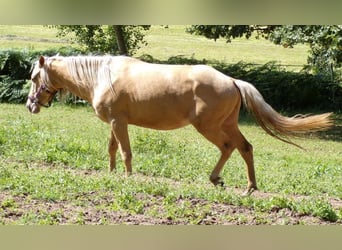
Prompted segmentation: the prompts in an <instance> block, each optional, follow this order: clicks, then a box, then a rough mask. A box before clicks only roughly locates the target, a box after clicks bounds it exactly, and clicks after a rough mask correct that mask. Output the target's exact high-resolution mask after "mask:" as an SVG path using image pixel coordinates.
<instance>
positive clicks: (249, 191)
mask: <svg viewBox="0 0 342 250" xmlns="http://www.w3.org/2000/svg"><path fill="white" fill-rule="evenodd" d="M255 190H257V189H256V188H248V189H247V190H246V191H245V192H243V193H242V195H241V196H242V197H247V196H250V195H251V194H252V193H253V192H254V191H255Z"/></svg>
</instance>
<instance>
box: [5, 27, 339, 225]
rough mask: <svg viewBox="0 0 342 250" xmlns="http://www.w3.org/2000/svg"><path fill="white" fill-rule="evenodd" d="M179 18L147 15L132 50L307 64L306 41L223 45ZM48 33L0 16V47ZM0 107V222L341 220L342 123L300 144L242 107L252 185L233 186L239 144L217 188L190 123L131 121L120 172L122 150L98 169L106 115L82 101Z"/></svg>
mask: <svg viewBox="0 0 342 250" xmlns="http://www.w3.org/2000/svg"><path fill="white" fill-rule="evenodd" d="M183 28H184V27H181V26H170V27H169V28H168V29H164V28H162V27H159V26H153V27H152V28H151V30H150V31H148V34H147V35H146V39H147V41H148V43H149V45H148V46H147V47H144V48H142V49H140V50H139V51H138V52H137V55H136V56H140V55H142V54H150V55H152V56H153V57H155V58H157V59H160V60H164V59H167V58H169V57H171V56H177V55H178V56H179V55H182V56H185V57H194V58H196V59H200V60H201V59H203V58H205V59H207V60H219V61H223V62H226V63H235V62H238V61H240V60H244V61H246V62H252V63H266V62H268V61H277V62H279V63H281V64H284V65H303V64H305V60H306V49H307V48H306V47H305V46H298V47H296V48H295V49H291V50H290V49H283V48H281V47H278V46H275V45H272V44H270V43H269V42H266V41H260V40H256V39H251V40H248V41H246V40H244V39H238V40H236V41H234V42H233V43H232V44H228V45H227V44H226V43H225V42H224V41H218V42H213V41H209V40H207V39H204V38H202V37H195V36H191V35H188V34H184V31H183ZM54 32H55V31H54V30H51V29H46V28H45V27H42V26H25V27H23V26H15V27H14V26H0V41H1V43H0V48H7V49H8V48H19V49H22V48H28V49H45V48H51V47H59V46H66V45H68V44H67V43H65V42H63V41H61V40H59V39H56V38H55V37H54V34H55V33H54ZM12 38H13V39H12ZM42 39H47V40H42ZM7 42H8V43H7ZM300 67H301V66H300ZM293 69H294V70H297V69H298V67H297V68H293ZM0 110H1V112H0V224H121V223H125V224H331V223H337V224H341V223H342V186H341V181H342V171H341V170H342V143H341V133H340V128H341V127H337V129H338V131H335V132H336V133H335V132H334V133H323V134H320V136H319V137H315V136H311V137H310V138H308V139H302V140H296V142H297V143H298V144H300V145H302V146H304V147H305V148H306V151H303V150H300V149H298V148H295V147H293V146H290V145H287V144H284V143H282V142H280V141H277V140H275V139H273V138H271V137H269V136H268V135H266V134H265V132H264V131H263V130H261V129H260V128H259V127H257V126H256V125H255V124H254V123H253V122H252V121H251V119H249V118H246V117H244V116H243V117H242V119H241V121H240V125H241V126H240V128H241V131H242V132H243V133H244V135H245V136H246V138H247V139H248V140H249V141H250V142H251V144H253V146H254V154H255V166H256V176H257V181H258V186H259V189H260V191H257V192H255V193H254V194H253V195H252V196H250V197H242V196H241V192H242V191H243V189H244V188H245V186H246V174H245V165H244V162H243V160H242V158H241V157H240V155H239V154H238V153H237V152H234V153H233V155H232V157H231V159H230V160H229V161H228V163H227V164H226V166H225V168H224V171H223V173H222V178H223V180H224V181H225V184H226V186H227V187H226V188H218V187H214V186H213V185H211V184H210V183H209V174H210V172H211V171H212V169H213V166H214V165H215V163H216V161H217V160H218V157H219V153H218V151H217V149H216V148H215V147H214V146H213V145H211V144H210V143H209V142H207V141H206V140H205V139H203V138H202V137H201V136H200V135H199V134H198V133H197V132H196V131H195V130H194V129H193V128H192V127H186V128H183V129H179V130H175V131H168V132H160V131H154V130H147V129H142V128H138V127H134V126H132V127H130V128H129V133H130V139H131V145H132V150H133V157H134V158H133V171H134V174H133V176H131V177H129V178H125V177H124V167H123V164H122V162H121V160H120V157H118V170H117V173H108V171H107V165H108V157H107V143H108V137H109V126H108V125H106V124H104V123H103V122H101V121H100V120H99V119H98V118H96V117H95V115H94V112H93V111H92V109H91V108H90V107H87V106H83V107H79V106H78V107H72V106H63V105H60V104H55V105H54V106H53V107H51V108H50V109H44V110H42V112H41V113H40V114H39V115H31V114H30V113H29V112H28V111H27V110H26V109H25V107H24V105H10V104H0ZM339 125H341V124H339ZM118 156H119V155H118Z"/></svg>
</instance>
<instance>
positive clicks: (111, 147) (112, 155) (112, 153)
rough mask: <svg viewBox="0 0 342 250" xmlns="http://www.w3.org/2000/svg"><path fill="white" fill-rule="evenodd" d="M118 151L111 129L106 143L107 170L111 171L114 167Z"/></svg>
mask: <svg viewBox="0 0 342 250" xmlns="http://www.w3.org/2000/svg"><path fill="white" fill-rule="evenodd" d="M117 151H118V143H117V141H116V138H115V135H114V133H113V131H111V132H110V139H109V143H108V153H109V172H112V171H113V170H114V169H115V168H116V166H115V165H116V152H117Z"/></svg>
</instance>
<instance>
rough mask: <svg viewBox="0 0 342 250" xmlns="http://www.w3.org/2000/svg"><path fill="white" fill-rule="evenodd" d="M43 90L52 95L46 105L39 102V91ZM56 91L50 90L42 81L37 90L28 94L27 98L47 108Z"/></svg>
mask: <svg viewBox="0 0 342 250" xmlns="http://www.w3.org/2000/svg"><path fill="white" fill-rule="evenodd" d="M43 91H45V92H47V93H49V94H50V95H51V96H52V98H51V100H50V101H49V102H48V104H47V105H46V104H42V103H40V102H39V96H40V95H41V93H42V92H43ZM56 93H57V91H56V92H51V91H50V90H49V89H48V88H47V86H46V84H45V83H43V84H42V85H40V87H39V89H38V91H37V92H36V93H35V94H34V95H33V96H28V99H29V100H30V101H31V102H32V103H34V104H39V105H40V106H43V107H45V108H48V107H50V106H51V102H52V99H53V97H54V96H55V94H56Z"/></svg>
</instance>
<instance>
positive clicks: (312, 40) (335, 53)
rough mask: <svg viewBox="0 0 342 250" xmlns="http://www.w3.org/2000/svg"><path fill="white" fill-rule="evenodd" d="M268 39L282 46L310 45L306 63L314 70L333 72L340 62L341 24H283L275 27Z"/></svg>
mask: <svg viewBox="0 0 342 250" xmlns="http://www.w3.org/2000/svg"><path fill="white" fill-rule="evenodd" d="M269 40H271V41H273V42H274V43H275V44H281V45H283V46H284V47H293V46H294V45H295V44H297V43H306V44H309V46H310V49H311V50H310V54H309V57H308V63H309V65H311V68H312V69H313V70H314V71H315V72H316V73H318V72H325V73H330V74H333V69H334V68H338V67H341V64H342V25H285V26H279V27H276V28H275V29H274V30H273V32H272V33H271V34H270V36H269Z"/></svg>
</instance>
